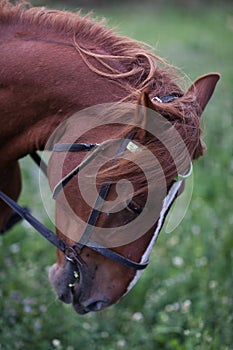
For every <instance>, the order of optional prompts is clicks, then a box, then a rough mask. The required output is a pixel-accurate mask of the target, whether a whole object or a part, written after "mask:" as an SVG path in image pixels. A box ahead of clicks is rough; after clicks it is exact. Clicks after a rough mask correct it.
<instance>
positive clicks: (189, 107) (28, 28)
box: [0, 0, 204, 186]
mask: <svg viewBox="0 0 233 350" xmlns="http://www.w3.org/2000/svg"><path fill="white" fill-rule="evenodd" d="M0 24H4V25H9V26H10V25H12V26H15V27H17V30H16V32H18V33H20V29H22V33H21V35H23V36H26V37H28V40H30V39H31V40H41V41H46V40H47V41H55V42H58V43H59V42H60V43H64V41H65V42H66V43H68V44H69V45H72V46H73V47H74V48H75V49H76V50H77V51H78V53H79V55H80V56H81V58H82V59H83V61H84V62H85V64H86V65H87V66H88V67H89V68H90V69H91V70H92V71H94V72H95V73H96V74H99V75H101V76H105V77H107V78H109V79H113V80H115V81H116V83H118V84H124V86H125V89H126V91H127V94H126V97H125V99H124V100H126V101H130V102H133V103H137V101H138V100H139V98H140V96H141V94H142V92H143V91H144V90H146V91H147V92H148V94H150V95H152V94H153V95H152V96H157V97H162V96H165V95H168V94H171V93H175V94H178V95H179V96H180V98H177V99H175V100H174V101H173V102H172V103H162V104H161V103H156V102H155V103H154V109H155V110H156V111H157V112H158V113H160V114H162V115H163V116H164V117H165V118H166V119H167V120H169V121H170V122H171V123H172V124H173V125H174V126H175V128H176V129H177V130H178V132H179V133H180V135H181V137H182V138H183V140H184V142H185V144H186V146H187V149H188V151H189V153H190V157H191V158H198V157H199V156H200V155H202V153H203V151H204V147H203V145H202V143H201V140H200V121H199V118H198V116H197V110H198V106H197V103H196V100H195V95H194V94H192V93H190V94H189V95H188V96H187V95H186V94H184V93H183V91H182V89H181V88H180V87H179V86H178V85H177V83H176V80H177V79H180V77H179V75H178V74H177V73H176V70H174V67H172V66H170V65H169V64H168V63H167V62H166V61H165V60H163V59H162V58H161V57H159V56H157V55H156V54H155V53H153V52H152V50H151V49H150V48H149V46H147V45H146V44H144V43H141V42H138V41H136V40H133V39H129V38H127V37H124V36H120V35H117V34H115V33H114V32H113V31H112V30H111V29H109V28H107V27H106V26H105V24H104V21H100V22H97V21H95V20H94V19H93V18H92V16H91V15H90V14H88V15H87V16H84V17H82V16H81V15H80V12H77V13H71V12H68V11H58V10H49V9H46V8H45V7H35V8H34V7H31V5H30V4H29V3H27V2H20V3H18V4H17V5H13V4H12V3H11V2H10V1H9V0H0ZM57 34H59V37H58V35H57ZM58 40H60V41H58ZM61 40H63V41H61ZM127 133H128V131H125V135H126V134H127ZM139 138H140V137H139ZM144 144H145V145H146V144H148V145H149V144H150V139H149V138H148V139H146V140H144ZM150 148H152V151H153V150H154V153H156V154H158V152H160V154H159V156H158V158H159V159H160V158H161V163H162V167H163V169H164V172H165V174H166V178H167V181H168V183H170V184H171V182H172V181H173V179H174V177H175V176H176V175H177V173H176V169H175V167H174V163H173V162H172V160H171V157H169V155H168V154H167V153H166V152H164V147H161V145H159V142H154V143H153V145H151V144H150ZM138 156H140V155H138ZM180 159H181V163H182V162H183V160H182V157H181V158H180ZM145 162H146V160H145ZM150 166H151V164H145V167H150ZM187 166H188V165H187V164H185V162H184V170H185V169H187ZM111 170H112V171H111ZM109 174H111V180H112V181H114V178H115V179H116V182H117V179H118V177H119V176H121V175H122V174H123V175H124V174H125V175H127V176H128V178H129V177H130V175H132V176H135V169H134V167H133V166H132V167H131V166H129V164H128V163H127V164H126V163H124V161H122V162H121V161H120V162H118V163H117V164H116V165H115V166H114V167H113V169H112V167H111V169H107V170H106V171H103V173H102V175H101V176H100V178H101V177H104V176H106V177H107V176H109ZM151 174H152V176H155V175H156V174H155V173H154V171H153V168H151ZM154 178H156V176H155V177H154ZM102 180H103V179H102ZM102 180H101V181H102ZM140 181H141V182H142V183H143V181H144V180H143V179H142V178H141V179H140ZM156 181H157V180H156ZM143 186H144V185H143Z"/></svg>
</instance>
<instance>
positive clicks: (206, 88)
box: [185, 73, 220, 117]
mask: <svg viewBox="0 0 233 350" xmlns="http://www.w3.org/2000/svg"><path fill="white" fill-rule="evenodd" d="M219 78H220V75H219V74H218V73H209V74H206V75H203V76H201V77H200V78H198V79H197V80H195V81H194V83H193V84H192V85H191V86H190V87H189V88H188V90H187V91H186V93H185V95H189V94H192V95H195V96H196V100H197V103H198V104H199V106H200V113H199V117H201V115H202V113H203V111H204V109H205V107H206V105H207V103H208V102H209V100H210V98H211V96H212V94H213V92H214V89H215V86H216V84H217V82H218V80H219Z"/></svg>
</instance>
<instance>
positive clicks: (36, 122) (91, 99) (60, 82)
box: [0, 35, 126, 164]
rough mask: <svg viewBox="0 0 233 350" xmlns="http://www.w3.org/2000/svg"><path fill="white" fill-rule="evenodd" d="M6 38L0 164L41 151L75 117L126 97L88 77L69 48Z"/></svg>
mask: <svg viewBox="0 0 233 350" xmlns="http://www.w3.org/2000/svg"><path fill="white" fill-rule="evenodd" d="M7 39H8V40H7V41H4V42H3V44H2V45H1V57H0V67H1V71H2V73H1V77H0V106H2V110H1V120H2V123H1V124H2V126H1V141H0V147H1V164H4V162H9V161H10V160H17V159H19V158H21V157H23V156H25V155H26V154H29V153H32V152H34V151H35V150H41V149H43V148H44V146H45V144H46V141H47V139H48V137H49V136H50V135H51V133H52V132H53V131H54V129H55V128H56V127H57V126H58V125H59V123H61V122H62V121H63V120H65V119H66V118H68V117H69V116H71V115H72V114H73V113H74V112H77V111H79V110H80V109H83V108H86V107H88V106H91V105H96V104H100V103H106V102H113V101H118V100H120V99H121V98H123V97H125V96H126V91H125V89H124V88H123V87H120V86H119V85H118V84H116V83H114V82H113V81H110V80H109V81H107V80H106V79H104V78H103V77H101V76H99V75H97V74H96V73H94V72H92V71H91V70H90V69H89V68H88V67H87V66H86V65H85V63H84V62H83V60H82V59H81V57H80V56H79V54H78V53H77V51H76V50H75V48H74V47H73V46H72V45H61V44H59V43H56V42H53V43H49V42H46V41H36V40H23V39H22V38H20V37H19V38H17V37H16V38H15V37H13V36H12V37H11V36H9V35H8V38H7Z"/></svg>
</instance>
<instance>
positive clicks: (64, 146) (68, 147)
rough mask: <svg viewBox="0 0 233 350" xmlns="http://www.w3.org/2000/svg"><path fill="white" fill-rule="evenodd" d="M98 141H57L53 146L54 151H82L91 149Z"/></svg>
mask: <svg viewBox="0 0 233 350" xmlns="http://www.w3.org/2000/svg"><path fill="white" fill-rule="evenodd" d="M96 146H97V144H96V143H56V144H55V145H54V146H53V151H54V152H81V151H91V150H92V149H93V148H94V147H96Z"/></svg>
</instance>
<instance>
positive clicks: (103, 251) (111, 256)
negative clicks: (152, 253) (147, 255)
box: [75, 242, 149, 270]
mask: <svg viewBox="0 0 233 350" xmlns="http://www.w3.org/2000/svg"><path fill="white" fill-rule="evenodd" d="M75 246H77V247H78V248H79V249H82V248H83V245H82V244H79V243H77V244H76V245H75ZM87 246H88V247H89V248H91V249H92V250H94V251H95V252H97V253H99V254H101V255H103V256H105V257H106V258H108V259H111V260H113V261H116V262H117V263H119V264H121V265H124V266H126V267H129V268H132V269H135V270H144V269H145V268H146V267H147V266H148V264H149V260H147V261H146V262H145V263H137V262H134V261H132V260H130V259H127V258H125V257H124V256H121V255H120V254H118V253H116V252H114V251H113V250H111V249H108V248H104V247H102V246H100V245H97V244H95V243H94V242H93V245H92V244H91V243H90V242H89V244H87Z"/></svg>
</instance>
